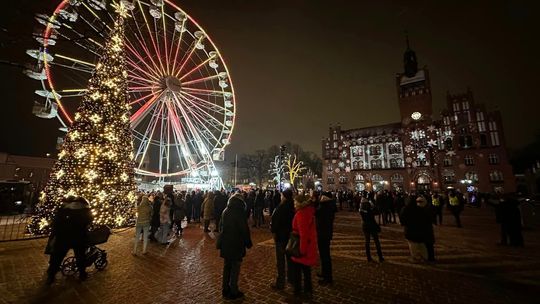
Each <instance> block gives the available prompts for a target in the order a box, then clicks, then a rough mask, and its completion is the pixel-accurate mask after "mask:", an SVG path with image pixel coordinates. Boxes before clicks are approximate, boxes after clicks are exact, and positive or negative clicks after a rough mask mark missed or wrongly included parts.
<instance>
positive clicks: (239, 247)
mask: <svg viewBox="0 0 540 304" xmlns="http://www.w3.org/2000/svg"><path fill="white" fill-rule="evenodd" d="M220 233H221V234H220V235H219V239H218V241H217V243H216V244H217V248H218V249H219V250H220V256H221V257H222V258H223V259H224V265H223V284H222V295H223V296H224V297H225V298H227V299H238V298H241V297H243V296H244V293H243V292H241V291H240V290H238V276H239V275H240V264H241V263H242V259H243V258H244V257H245V256H246V248H248V249H249V248H251V247H252V246H253V243H252V242H251V234H250V232H249V226H248V223H247V218H246V211H245V203H244V200H243V199H242V196H241V195H234V196H232V197H231V198H230V199H229V202H228V204H227V208H225V210H224V211H223V214H222V216H221V226H220Z"/></svg>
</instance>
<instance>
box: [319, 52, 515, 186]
mask: <svg viewBox="0 0 540 304" xmlns="http://www.w3.org/2000/svg"><path fill="white" fill-rule="evenodd" d="M403 61H404V71H403V73H398V74H396V90H397V96H398V106H399V109H400V115H401V121H400V122H395V123H391V124H386V125H381V126H374V127H367V128H358V129H349V130H344V129H342V128H341V126H339V125H338V126H333V127H332V126H331V127H330V130H329V137H328V138H325V139H323V141H322V154H323V159H324V164H323V179H322V183H323V187H324V189H329V190H338V189H350V190H359V191H362V190H375V191H377V190H382V189H388V190H391V189H396V190H402V191H411V190H439V191H441V190H445V189H448V188H454V189H459V190H460V191H462V192H466V191H479V192H491V191H494V190H502V191H505V192H511V191H515V188H516V186H515V180H514V175H513V173H512V167H511V166H510V163H509V161H508V156H507V152H506V146H505V141H504V132H503V125H502V120H501V115H500V113H499V112H498V111H487V110H486V109H485V107H484V105H482V104H479V103H476V102H475V101H474V98H473V93H472V91H471V90H470V89H468V90H467V91H466V92H464V93H461V94H451V93H448V94H447V97H446V98H447V109H445V110H444V111H442V112H441V115H440V117H439V118H435V117H434V116H433V113H432V97H431V83H430V77H429V70H428V69H427V67H423V68H421V69H418V63H417V58H416V54H415V52H414V51H413V50H411V48H410V47H409V43H408V41H407V50H406V51H405V53H404V58H403Z"/></svg>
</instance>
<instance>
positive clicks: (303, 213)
mask: <svg viewBox="0 0 540 304" xmlns="http://www.w3.org/2000/svg"><path fill="white" fill-rule="evenodd" d="M294 208H295V209H296V213H295V215H294V219H293V224H292V233H295V234H297V235H298V236H299V238H300V256H299V257H294V256H293V257H291V260H292V266H293V269H294V270H293V273H294V282H293V285H294V295H295V296H300V295H301V293H302V277H303V281H304V295H305V296H306V297H307V298H311V297H312V296H313V286H312V283H311V267H312V266H314V265H316V264H317V258H318V257H317V229H316V227H315V207H314V206H313V204H312V202H311V200H309V199H308V197H306V196H305V195H303V194H300V195H297V196H296V197H295V198H294Z"/></svg>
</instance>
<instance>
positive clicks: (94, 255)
mask: <svg viewBox="0 0 540 304" xmlns="http://www.w3.org/2000/svg"><path fill="white" fill-rule="evenodd" d="M110 235H111V229H109V227H107V226H102V227H98V228H96V229H94V230H91V231H89V232H88V248H87V249H86V254H85V256H86V267H90V266H91V265H92V264H94V266H95V267H96V269H97V270H103V269H105V267H107V264H108V261H107V252H106V251H105V250H103V249H99V248H98V247H97V246H96V245H99V244H103V243H106V242H107V240H108V239H109V236H110ZM60 269H61V270H62V274H63V275H65V276H71V275H74V274H75V273H77V272H78V269H77V263H76V261H75V257H74V256H69V257H67V258H65V259H64V261H63V262H62V265H61V266H60Z"/></svg>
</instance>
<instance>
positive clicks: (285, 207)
mask: <svg viewBox="0 0 540 304" xmlns="http://www.w3.org/2000/svg"><path fill="white" fill-rule="evenodd" d="M277 193H278V194H279V192H277ZM274 195H276V192H275V193H274ZM293 218H294V200H293V192H292V190H290V189H286V190H285V191H283V192H282V193H281V203H280V204H279V205H277V207H276V209H275V210H274V213H272V219H271V222H270V231H271V232H272V235H273V237H274V243H275V247H276V267H277V278H276V282H275V283H274V284H272V285H271V287H272V288H273V289H278V290H281V289H284V288H285V278H287V281H289V283H292V282H293V279H292V266H291V262H292V261H291V259H290V257H289V256H288V255H286V254H285V248H286V247H287V242H289V237H290V234H291V231H292V222H293ZM285 264H287V272H286V273H285Z"/></svg>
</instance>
